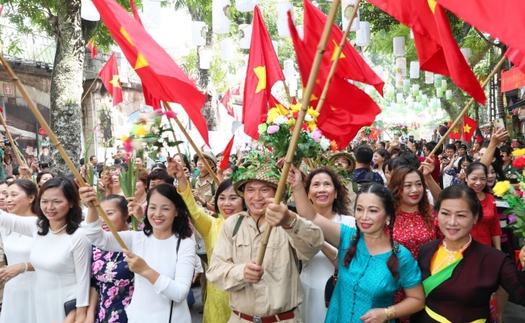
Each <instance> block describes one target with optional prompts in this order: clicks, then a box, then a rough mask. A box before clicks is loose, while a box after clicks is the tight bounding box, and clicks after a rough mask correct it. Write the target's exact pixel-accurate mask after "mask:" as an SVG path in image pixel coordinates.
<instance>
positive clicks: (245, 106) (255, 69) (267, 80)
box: [242, 6, 284, 139]
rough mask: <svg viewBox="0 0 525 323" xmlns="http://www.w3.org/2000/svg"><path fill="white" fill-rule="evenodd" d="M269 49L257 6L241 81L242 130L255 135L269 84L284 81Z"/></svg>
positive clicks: (266, 102)
mask: <svg viewBox="0 0 525 323" xmlns="http://www.w3.org/2000/svg"><path fill="white" fill-rule="evenodd" d="M272 48H273V44H272V39H271V38H270V34H268V30H266V26H265V24H264V20H263V17H262V15H261V11H260V10H259V7H258V6H255V8H254V10H253V22H252V41H251V43H250V54H249V56H248V68H247V69H246V80H245V83H244V98H243V100H242V123H243V124H244V132H245V133H246V134H247V135H248V136H250V137H252V138H254V139H257V138H259V132H258V131H257V130H258V127H259V119H260V117H261V116H262V115H263V114H265V113H267V112H268V100H269V99H270V96H271V90H272V86H273V85H274V84H275V83H276V82H277V81H284V74H283V72H282V69H281V65H280V64H279V60H278V58H277V54H276V53H275V51H274V50H270V49H272Z"/></svg>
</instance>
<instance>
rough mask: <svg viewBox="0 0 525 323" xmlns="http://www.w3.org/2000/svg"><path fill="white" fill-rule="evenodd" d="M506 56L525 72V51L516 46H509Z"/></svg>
mask: <svg viewBox="0 0 525 323" xmlns="http://www.w3.org/2000/svg"><path fill="white" fill-rule="evenodd" d="M505 56H507V58H508V59H509V60H510V61H511V62H512V64H514V66H516V67H517V68H519V69H520V71H521V72H523V73H525V51H523V52H521V51H519V50H518V49H516V48H514V47H509V48H508V49H507V51H506V52H505Z"/></svg>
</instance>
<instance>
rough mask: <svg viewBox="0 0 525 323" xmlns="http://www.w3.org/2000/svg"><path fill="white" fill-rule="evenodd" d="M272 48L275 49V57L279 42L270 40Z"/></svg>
mask: <svg viewBox="0 0 525 323" xmlns="http://www.w3.org/2000/svg"><path fill="white" fill-rule="evenodd" d="M272 45H273V49H274V50H275V54H276V55H277V57H279V42H277V41H275V40H272Z"/></svg>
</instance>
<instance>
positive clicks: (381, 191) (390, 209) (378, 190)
mask: <svg viewBox="0 0 525 323" xmlns="http://www.w3.org/2000/svg"><path fill="white" fill-rule="evenodd" d="M363 193H364V194H374V195H375V196H377V197H378V198H379V199H380V200H381V202H382V204H383V208H384V209H385V213H386V216H390V224H389V225H388V231H389V233H390V245H391V246H392V254H391V255H390V257H388V260H387V266H388V270H390V273H392V276H394V279H396V280H397V279H399V272H398V271H397V269H398V267H399V259H398V258H397V252H396V247H395V245H394V237H393V234H394V222H395V219H396V209H395V206H394V196H393V195H392V193H391V192H390V190H389V189H388V188H386V187H385V186H383V185H381V184H377V183H367V184H363V185H362V186H361V189H360V190H359V192H358V193H357V198H356V201H358V200H359V196H361V194H363ZM356 205H357V202H356ZM354 213H355V212H354ZM360 236H361V230H359V226H357V232H356V238H353V239H352V244H351V245H350V248H348V251H347V252H346V255H345V258H344V265H345V266H346V267H348V266H350V263H351V262H352V259H353V258H354V256H355V254H356V252H357V243H358V241H359V238H360Z"/></svg>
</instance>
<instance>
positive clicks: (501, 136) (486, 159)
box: [480, 128, 509, 168]
mask: <svg viewBox="0 0 525 323" xmlns="http://www.w3.org/2000/svg"><path fill="white" fill-rule="evenodd" d="M508 136H509V132H508V131H507V130H505V128H494V130H493V131H492V136H491V137H490V142H489V145H488V147H487V151H486V152H485V154H484V155H483V157H481V160H480V161H481V163H482V164H484V165H485V166H487V168H489V167H490V165H491V164H492V159H493V158H494V153H495V152H496V148H497V147H498V145H499V144H500V143H501V142H503V141H505V139H506V138H507V137H508Z"/></svg>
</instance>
